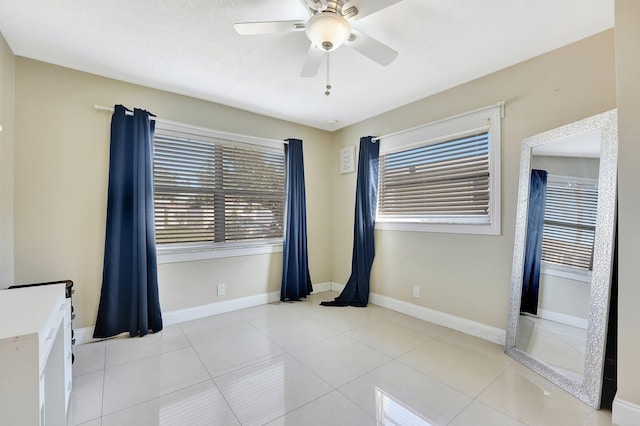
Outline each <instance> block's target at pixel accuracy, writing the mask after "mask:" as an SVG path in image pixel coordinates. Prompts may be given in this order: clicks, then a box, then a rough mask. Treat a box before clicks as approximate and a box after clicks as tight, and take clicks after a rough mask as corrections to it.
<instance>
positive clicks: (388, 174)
mask: <svg viewBox="0 0 640 426" xmlns="http://www.w3.org/2000/svg"><path fill="white" fill-rule="evenodd" d="M379 176H380V177H379V185H378V186H379V189H378V192H379V198H378V216H379V217H381V218H402V219H408V220H411V219H414V220H420V219H428V218H434V219H436V220H437V219H438V218H441V219H443V218H445V217H446V218H448V219H451V218H455V217H464V218H465V221H467V222H470V221H472V220H473V219H476V221H477V223H488V222H489V221H490V217H489V203H490V195H489V192H490V191H489V187H490V180H489V132H488V131H484V132H481V133H476V134H473V135H467V136H464V137H459V138H455V139H450V140H446V141H444V142H439V143H435V144H429V145H423V146H418V147H413V148H410V149H406V150H402V151H398V152H391V153H388V154H385V155H382V156H381V157H380V172H379ZM470 219H471V220H470ZM445 222H446V220H445Z"/></svg>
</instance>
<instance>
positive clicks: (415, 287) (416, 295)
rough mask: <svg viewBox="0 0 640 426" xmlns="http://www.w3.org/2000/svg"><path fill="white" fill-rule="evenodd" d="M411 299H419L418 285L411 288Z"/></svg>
mask: <svg viewBox="0 0 640 426" xmlns="http://www.w3.org/2000/svg"><path fill="white" fill-rule="evenodd" d="M413 297H415V298H416V299H419V298H420V286H419V285H414V286H413Z"/></svg>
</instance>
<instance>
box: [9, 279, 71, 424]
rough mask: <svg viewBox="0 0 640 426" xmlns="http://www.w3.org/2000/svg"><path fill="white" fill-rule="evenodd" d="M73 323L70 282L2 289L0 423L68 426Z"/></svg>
mask: <svg viewBox="0 0 640 426" xmlns="http://www.w3.org/2000/svg"><path fill="white" fill-rule="evenodd" d="M70 323H71V305H70V303H69V301H68V300H67V299H65V285H64V284H55V285H47V286H39V287H27V288H18V289H11V290H2V291H0V424H2V425H5V424H6V425H25V426H27V425H41V426H42V425H44V426H64V425H65V424H66V418H67V410H68V407H69V396H70V394H71V385H72V381H71V380H72V378H71V357H72V355H71V326H70Z"/></svg>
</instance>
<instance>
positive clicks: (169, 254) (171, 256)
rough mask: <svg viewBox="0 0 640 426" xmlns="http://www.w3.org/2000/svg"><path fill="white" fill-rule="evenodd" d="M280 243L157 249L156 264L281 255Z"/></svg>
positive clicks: (281, 245)
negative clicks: (272, 254) (271, 254)
mask: <svg viewBox="0 0 640 426" xmlns="http://www.w3.org/2000/svg"><path fill="white" fill-rule="evenodd" d="M282 247H283V243H282V242H277V243H266V244H253V245H233V246H228V247H216V248H212V247H205V248H203V247H193V246H191V247H189V246H184V247H168V248H165V247H158V248H157V258H158V264H163V263H177V262H192V261H197V260H208V259H222V258H226V257H239V256H254V255H259V254H270V253H282Z"/></svg>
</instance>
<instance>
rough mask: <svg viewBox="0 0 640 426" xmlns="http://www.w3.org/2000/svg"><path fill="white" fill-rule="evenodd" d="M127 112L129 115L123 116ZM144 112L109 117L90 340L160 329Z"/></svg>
mask: <svg viewBox="0 0 640 426" xmlns="http://www.w3.org/2000/svg"><path fill="white" fill-rule="evenodd" d="M127 112H128V113H129V115H128V114H127ZM150 117H151V114H149V113H148V112H147V111H143V110H140V109H135V110H134V112H133V115H131V112H130V111H128V110H127V109H126V108H125V107H123V106H122V105H116V106H115V108H114V113H113V117H112V118H111V148H110V159H109V189H108V196H107V228H106V235H105V244H104V266H103V271H102V291H101V293H100V305H99V307H98V317H97V319H96V327H95V330H94V333H93V337H96V338H104V337H110V336H115V335H117V334H120V333H122V332H129V334H130V335H131V336H138V335H139V336H144V335H145V334H147V333H148V332H149V331H153V332H158V331H160V330H162V315H161V313H160V300H159V296H158V276H157V263H156V245H155V244H156V243H155V227H154V218H153V214H154V213H153V133H154V130H155V121H153V120H151V119H150Z"/></svg>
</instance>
